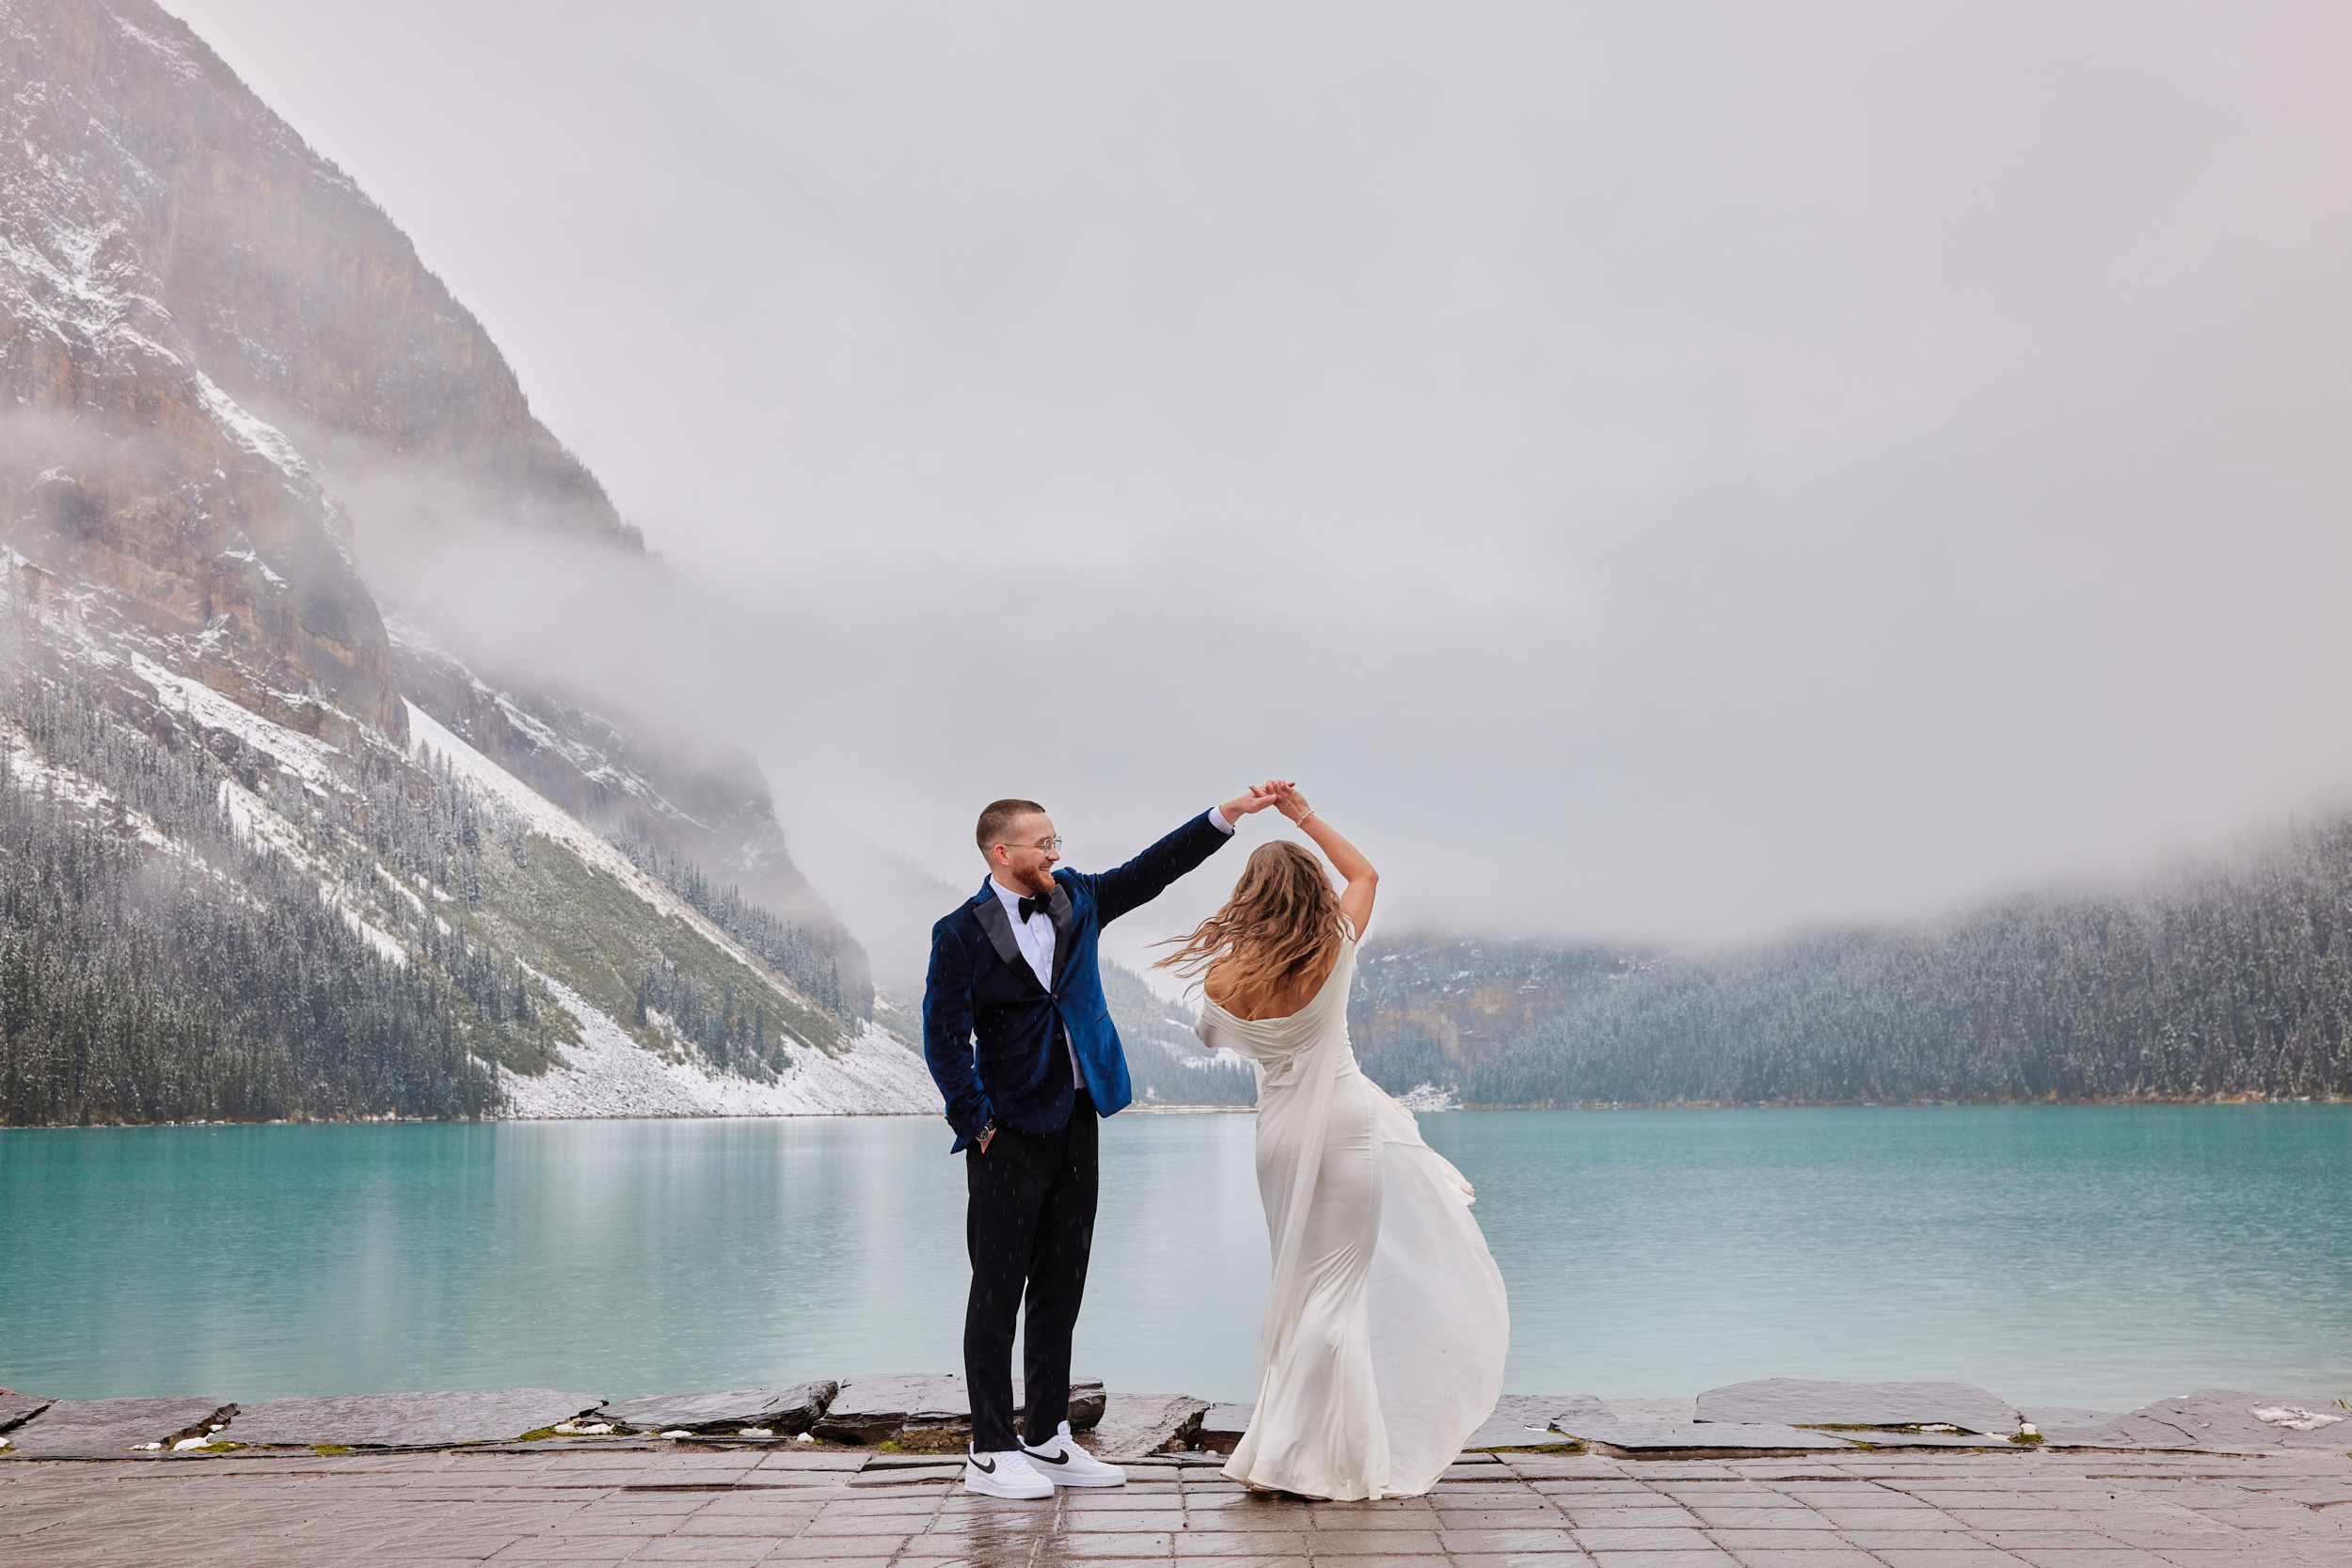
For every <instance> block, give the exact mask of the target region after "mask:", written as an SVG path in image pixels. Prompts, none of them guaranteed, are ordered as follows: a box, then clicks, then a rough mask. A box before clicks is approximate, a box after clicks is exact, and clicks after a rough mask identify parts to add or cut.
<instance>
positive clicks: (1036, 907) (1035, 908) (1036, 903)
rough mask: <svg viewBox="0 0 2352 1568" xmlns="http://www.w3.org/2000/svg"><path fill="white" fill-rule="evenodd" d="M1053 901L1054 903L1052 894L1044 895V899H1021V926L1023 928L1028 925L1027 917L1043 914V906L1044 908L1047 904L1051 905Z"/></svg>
mask: <svg viewBox="0 0 2352 1568" xmlns="http://www.w3.org/2000/svg"><path fill="white" fill-rule="evenodd" d="M1053 901H1054V895H1052V894H1050V893H1049V894H1047V895H1045V896H1044V897H1042V898H1024V899H1022V900H1021V924H1023V925H1024V926H1026V925H1027V924H1028V923H1029V916H1031V915H1033V914H1043V913H1044V912H1045V906H1046V905H1048V904H1051V903H1052V902H1053Z"/></svg>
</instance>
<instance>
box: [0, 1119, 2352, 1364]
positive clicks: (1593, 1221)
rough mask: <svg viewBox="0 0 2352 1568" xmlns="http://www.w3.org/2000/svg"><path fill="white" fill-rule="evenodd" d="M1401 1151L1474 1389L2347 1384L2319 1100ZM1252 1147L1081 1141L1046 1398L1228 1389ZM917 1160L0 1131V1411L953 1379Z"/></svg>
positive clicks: (622, 1129)
mask: <svg viewBox="0 0 2352 1568" xmlns="http://www.w3.org/2000/svg"><path fill="white" fill-rule="evenodd" d="M1254 1128H1255V1122H1254V1118H1252V1117H1248V1116H1217V1115H1159V1116H1146V1115H1124V1116H1120V1117H1115V1118H1113V1119H1112V1120H1111V1121H1110V1122H1108V1123H1106V1124H1105V1126H1104V1139H1103V1159H1104V1192H1103V1206H1102V1213H1101V1219H1100V1222H1099V1225H1098V1228H1097V1233H1096V1241H1095V1253H1094V1264H1093V1272H1092V1275H1091V1280H1090V1283H1089V1295H1088V1305H1087V1309H1086V1315H1085V1318H1084V1319H1083V1321H1082V1322H1081V1323H1080V1326H1079V1331H1078V1357H1077V1359H1078V1368H1077V1370H1079V1371H1080V1372H1081V1373H1085V1374H1089V1375H1094V1376H1099V1377H1102V1378H1104V1379H1105V1380H1106V1381H1108V1382H1109V1384H1110V1385H1111V1386H1113V1387H1117V1388H1124V1389H1130V1390H1135V1391H1164V1392H1179V1391H1181V1392H1188V1393H1192V1394H1197V1395H1200V1396H1202V1397H1204V1398H1212V1399H1248V1398H1249V1397H1250V1395H1251V1391H1252V1389H1253V1387H1254V1386H1255V1382H1256V1364H1257V1334H1258V1313H1259V1309H1260V1306H1261V1304H1262V1303H1263V1299H1264V1291H1265V1283H1266V1257H1265V1233H1264V1227H1263V1219H1262V1217H1261V1214H1260V1211H1259V1208H1258V1197H1257V1191H1256V1182H1255V1178H1254V1173H1253V1167H1252V1164H1251V1155H1250V1140H1251V1137H1252V1134H1253V1132H1254ZM1422 1128H1423V1130H1424V1132H1425V1133H1426V1135H1427V1136H1428V1139H1429V1141H1430V1142H1431V1144H1433V1145H1434V1146H1436V1147H1437V1148H1438V1149H1440V1150H1441V1151H1442V1152H1444V1153H1445V1154H1446V1155H1447V1156H1448V1157H1449V1158H1450V1159H1452V1160H1453V1161H1454V1163H1455V1164H1458V1165H1459V1166H1460V1167H1461V1168H1462V1170H1463V1171H1464V1173H1465V1174H1467V1175H1468V1176H1469V1177H1470V1180H1472V1181H1473V1182H1475V1183H1476V1184H1477V1187H1478V1194H1479V1196H1478V1203H1477V1207H1476V1210H1475V1212H1476V1213H1477V1215H1478V1217H1479V1220H1480V1223H1481V1224H1482V1226H1483V1227H1485V1229H1486V1238H1487V1242H1488V1244H1489V1245H1490V1246H1491V1247H1492V1248H1493V1251H1494V1254H1495V1258H1496V1259H1497V1261H1498V1262H1499V1263H1500V1264H1501V1265H1502V1274H1503V1276H1504V1278H1505V1280H1506V1281H1507V1282H1508V1283H1509V1286H1510V1291H1511V1316H1512V1346H1511V1362H1510V1378H1509V1386H1510V1387H1511V1388H1512V1389H1513V1390H1515V1391H1518V1392H1524V1393H1593V1394H1599V1395H1602V1396H1604V1397H1623V1396H1638V1395H1673V1394H1692V1393H1696V1392H1698V1391H1699V1390H1701V1389H1703V1388H1707V1387H1710V1386H1715V1385H1718V1384H1724V1383H1731V1382H1738V1381H1741V1380H1744V1379H1748V1378H1759V1377H1820V1378H1843V1379H1880V1378H1931V1379H1957V1380H1962V1381H1965V1382H1971V1383H1979V1384H1982V1385H1983V1386H1987V1387H1989V1388H1992V1389H1994V1391H1995V1392H1998V1393H2000V1394H2003V1395H2005V1396H2007V1397H2009V1398H2010V1399H2011V1400H2013V1401H2017V1402H2027V1403H2056V1404H2084V1405H2092V1406H2103V1407H2107V1408H2114V1409H2123V1408H2128V1407H2130V1406H2133V1405H2136V1404H2139V1403H2141V1402H2145V1401H2147V1400H2150V1399H2153V1398H2156V1397H2159V1396H2161V1395H2165V1394H2171V1393H2180V1392H2183V1391H2185V1390H2187V1389H2189V1388H2191V1387H2195V1386H2233V1387H2247V1388H2254V1389H2259V1390H2264V1391H2276V1392H2307V1393H2316V1394H2322V1395H2327V1396H2330V1397H2337V1396H2344V1395H2352V1106H2336V1105H2273V1106H2165V1107H2151V1108H2120V1107H2118V1108H2108V1107H2096V1108H2090V1107H2086V1108H2032V1109H2023V1108H2021V1109H2008V1108H1985V1107H1949V1108H1939V1109H1892V1108H1890V1109H1855V1110H1818V1111H1817V1110H1788V1111H1654V1112H1653V1111H1611V1112H1581V1113H1578V1112H1500V1113H1498V1112H1484V1113H1454V1114H1448V1115H1436V1116H1424V1117H1422ZM947 1141H948V1140H947V1135H946V1132H944V1131H943V1130H942V1128H941V1125H940V1124H939V1123H938V1122H937V1121H935V1120H930V1119H922V1118H895V1117H885V1118H846V1119H829V1118H808V1119H780V1120H724V1121H592V1122H522V1123H515V1122H509V1123H485V1124H476V1125H467V1124H432V1125H416V1124H372V1125H358V1126H237V1127H180V1128H130V1129H60V1130H38V1131H8V1132H0V1386H7V1387H10V1388H18V1389H32V1390H37V1391H40V1392H43V1393H49V1394H55V1395H60V1396H67V1397H96V1396H101V1395H112V1394H148V1393H191V1394H219V1395H222V1396H224V1397H227V1398H230V1399H237V1400H242V1401H248V1402H249V1401H254V1400H260V1399H265V1398H269V1397H273V1396H277V1395H284V1394H301V1393H363V1392H382V1391H392V1390H400V1389H420V1388H488V1387H501V1386H521V1385H541V1386H553V1387H561V1388H565V1389H570V1390H577V1391H580V1392H583V1393H589V1394H599V1395H603V1396H605V1397H608V1398H613V1399H619V1398H626V1397H629V1396H632V1395H638V1394H647V1393H664V1392H676V1391H684V1390H692V1389H710V1388H739V1387H746V1386H763V1385H775V1384H781V1383H787V1382H791V1381H796V1380H799V1379H803V1378H809V1377H843V1376H847V1375H850V1374H854V1373H858V1372H867V1371H923V1370H936V1371H948V1370H958V1369H959V1367H960V1361H961V1355H960V1351H959V1346H960V1344H961V1322H962V1308H963V1293H964V1286H965V1280H966V1267H965V1263H964V1257H963V1181H962V1169H961V1161H960V1160H957V1159H951V1158H950V1157H949V1156H948V1154H947V1151H946V1149H947Z"/></svg>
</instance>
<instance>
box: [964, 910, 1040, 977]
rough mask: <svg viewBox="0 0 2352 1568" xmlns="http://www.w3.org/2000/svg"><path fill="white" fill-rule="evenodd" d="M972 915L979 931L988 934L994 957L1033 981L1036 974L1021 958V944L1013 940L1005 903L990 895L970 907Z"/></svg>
mask: <svg viewBox="0 0 2352 1568" xmlns="http://www.w3.org/2000/svg"><path fill="white" fill-rule="evenodd" d="M972 914H973V918H975V919H977V921H978V922H979V923H980V929H981V930H983V931H986V932H987V933H988V940H989V942H991V944H993V946H994V947H995V949H996V956H997V957H998V958H1002V959H1004V960H1005V967H1006V968H1008V969H1013V970H1018V971H1019V972H1020V973H1022V974H1026V975H1027V976H1028V977H1029V978H1030V979H1032V980H1035V979H1036V978H1037V972H1036V971H1035V970H1033V969H1031V968H1030V967H1029V960H1028V959H1027V958H1024V957H1022V954H1021V943H1020V942H1017V941H1016V940H1014V938H1013V934H1012V916H1010V915H1009V914H1007V913H1006V912H1005V901H1004V900H1003V899H1001V898H999V897H997V896H996V895H994V894H991V895H988V896H987V897H986V898H983V899H981V900H980V901H979V902H978V903H977V904H975V905H973V906H972Z"/></svg>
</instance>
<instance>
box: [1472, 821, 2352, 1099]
mask: <svg viewBox="0 0 2352 1568" xmlns="http://www.w3.org/2000/svg"><path fill="white" fill-rule="evenodd" d="M2348 940H2352V820H2339V821H2334V822H2330V823H2328V824H2327V825H2325V826H2323V827H2319V828H2315V829H2310V830H2306V831H2303V832H2297V833H2296V834H2295V835H2294V836H2292V837H2291V838H2290V839H2289V840H2287V841H2286V842H2285V843H2284V844H2282V845H2280V847H2277V848H2276V849H2275V850H2273V851H2272V852H2270V853H2268V854H2266V855H2264V856H2262V857H2260V858H2259V859H2256V860H2253V861H2251V862H2249V863H2246V864H2244V865H2242V866H2239V867H2236V868H2233V869H2231V870H2227V871H2223V872H2216V873H2209V874H2206V875H2202V876H2200V877H2197V878H2194V879H2182V880H2180V881H2178V882H2175V883H2173V884H2172V885H2170V886H2169V887H2166V888H2164V889H2162V890H2159V891H2156V892H2153V893H2150V894H2147V895H2140V896H2136V897H2072V898H2039V899H2027V900H2019V901H2014V902H2010V903H2005V904H2000V905H1996V906H1994V907H1991V908H1988V909H1985V910H1982V911H1978V912H1976V913H1974V914H1972V915H1970V916H1968V917H1966V918H1964V919H1962V920H1960V921H1957V922H1954V923H1951V924H1949V925H1946V926H1942V927H1931V928H1922V929H1915V930H1882V931H1853V932H1844V933H1838V934H1832V935H1823V936H1816V937H1810V938H1806V939H1804V940H1802V941H1796V942H1787V943H1784V944H1781V945H1776V946H1772V947H1767V948H1762V949H1759V950H1755V951H1750V952H1745V953H1739V954H1726V955H1717V956H1712V957H1698V958H1669V959H1664V960H1661V961H1657V962H1653V963H1650V964H1648V965H1646V966H1645V967H1641V968H1639V969H1636V970H1634V971H1633V972H1631V973H1629V974H1624V975H1622V976H1620V977H1617V978H1614V979H1612V980H1609V981H1606V982H1604V983H1602V984H1601V985H1599V986H1597V987H1595V988H1592V989H1591V990H1587V991H1586V992H1585V993H1584V994H1582V995H1581V996H1580V997H1578V998H1577V999H1576V1000H1575V1002H1574V1003H1573V1004H1571V1005H1570V1006H1568V1007H1567V1008H1566V1009H1565V1011H1564V1012H1563V1013H1561V1014H1560V1015H1559V1016H1557V1017H1555V1018H1553V1019H1551V1020H1549V1021H1548V1022H1543V1023H1541V1024H1538V1025H1537V1026H1535V1027H1534V1028H1533V1029H1531V1030H1529V1031H1528V1032H1527V1033H1525V1034H1524V1035H1522V1036H1520V1037H1518V1038H1517V1039H1515V1040H1513V1041H1511V1042H1510V1043H1508V1044H1506V1045H1504V1046H1502V1048H1500V1049H1499V1050H1497V1051H1496V1052H1495V1053H1493V1054H1491V1055H1489V1056H1487V1057H1486V1059H1485V1060H1483V1061H1481V1062H1479V1063H1478V1064H1477V1065H1476V1067H1475V1068H1474V1069H1471V1071H1470V1074H1469V1079H1470V1081H1469V1085H1468V1091H1469V1092H1468V1098H1469V1099H1470V1101H1471V1102H1473V1103H1486V1104H1511V1105H1527V1104H1544V1103H1559V1104H1569V1103H1629V1104H1659V1103H1673V1102H1693V1101H1706V1102H1746V1103H1756V1102H1788V1101H1798V1102H1807V1101H1810V1102H1852V1101H1945V1100H1950V1101H2035V1100H2047V1099H2052V1098H2056V1099H2059V1100H2077V1099H2131V1098H2148V1099H2167V1100H2169V1099H2201V1098H2210V1097H2215V1096H2241V1095H2249V1094H2254V1095H2263V1096H2266V1097H2271V1098H2282V1097H2292V1096H2345V1095H2352V1041H2347V1030H2348V1029H2352V949H2348V948H2347V941H2348Z"/></svg>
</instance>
